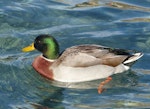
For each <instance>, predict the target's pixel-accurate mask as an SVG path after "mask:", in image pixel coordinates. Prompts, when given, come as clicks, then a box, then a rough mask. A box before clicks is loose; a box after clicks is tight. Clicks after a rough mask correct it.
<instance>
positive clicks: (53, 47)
mask: <svg viewBox="0 0 150 109" xmlns="http://www.w3.org/2000/svg"><path fill="white" fill-rule="evenodd" d="M43 56H44V57H46V58H48V59H57V58H58V56H59V45H58V43H57V42H55V41H50V42H49V44H48V46H47V50H46V52H45V53H43Z"/></svg>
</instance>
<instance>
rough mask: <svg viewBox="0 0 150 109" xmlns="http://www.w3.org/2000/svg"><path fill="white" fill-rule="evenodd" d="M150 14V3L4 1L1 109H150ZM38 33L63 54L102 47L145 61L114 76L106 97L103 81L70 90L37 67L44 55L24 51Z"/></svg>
mask: <svg viewBox="0 0 150 109" xmlns="http://www.w3.org/2000/svg"><path fill="white" fill-rule="evenodd" d="M149 15H150V1H149V0H89V1H86V0H1V1H0V52H1V53H0V69H1V71H0V75H1V76H0V109H101V108H103V109H112V108H122V109H124V108H126V109H127V108H132V109H138V108H139V109H141V108H150V64H149V62H150V17H149ZM39 34H51V35H53V36H54V37H55V38H56V39H57V40H58V42H59V45H60V50H61V51H63V50H64V49H65V48H67V47H70V46H73V45H79V44H101V45H105V46H111V47H116V48H123V49H132V50H137V51H141V52H143V53H144V56H143V57H142V58H141V59H140V60H139V61H138V62H136V63H135V64H134V65H133V67H132V69H131V70H129V71H127V72H124V73H122V74H118V75H114V76H112V77H113V80H112V82H111V83H109V84H108V85H106V91H104V92H103V93H102V94H98V93H97V86H98V84H99V83H100V81H101V80H97V81H92V82H86V83H76V84H69V85H70V87H71V88H66V87H65V85H66V84H65V85H64V84H63V83H55V82H53V81H50V80H47V79H45V78H43V77H41V76H40V75H39V74H38V73H37V72H36V71H35V70H34V69H33V68H32V66H31V63H32V61H33V59H34V58H35V57H36V56H37V55H39V54H40V53H39V52H37V51H35V52H31V53H23V52H22V51H21V49H22V48H23V47H25V46H27V45H29V44H30V43H32V42H33V40H34V39H35V37H36V36H37V35H39ZM60 86H64V87H60Z"/></svg>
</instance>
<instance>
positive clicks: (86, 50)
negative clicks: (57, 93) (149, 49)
mask: <svg viewBox="0 0 150 109" xmlns="http://www.w3.org/2000/svg"><path fill="white" fill-rule="evenodd" d="M34 49H37V50H38V51H40V52H42V55H39V56H37V57H36V58H35V59H34V61H33V63H32V66H33V68H34V69H35V70H36V71H37V72H38V73H39V74H41V75H42V76H44V77H46V78H48V79H51V80H55V81H59V82H67V83H68V82H85V81H92V80H97V79H102V78H106V80H105V81H103V82H101V84H100V85H99V87H98V92H99V93H101V92H102V91H103V86H104V85H105V84H106V83H108V82H109V81H110V80H111V79H112V78H111V75H113V74H117V73H122V72H124V71H127V70H129V68H130V66H131V65H132V64H133V63H134V62H135V61H136V60H138V59H139V58H141V57H142V56H143V53H140V52H136V53H134V52H133V51H131V50H124V49H118V48H111V47H106V46H101V45H95V44H91V45H90V44H84V45H77V46H72V47H70V48H67V49H66V50H64V51H63V52H62V53H59V45H58V42H57V41H56V39H55V38H54V37H52V36H51V35H45V34H42V35H39V36H37V37H36V39H35V41H34V43H32V44H31V45H30V46H27V47H25V48H23V49H22V51H24V52H29V51H32V50H34Z"/></svg>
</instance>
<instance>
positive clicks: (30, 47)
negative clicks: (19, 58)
mask: <svg viewBox="0 0 150 109" xmlns="http://www.w3.org/2000/svg"><path fill="white" fill-rule="evenodd" d="M33 50H35V48H34V43H32V44H31V45H29V46H27V47H25V48H23V49H22V51H23V52H30V51H33Z"/></svg>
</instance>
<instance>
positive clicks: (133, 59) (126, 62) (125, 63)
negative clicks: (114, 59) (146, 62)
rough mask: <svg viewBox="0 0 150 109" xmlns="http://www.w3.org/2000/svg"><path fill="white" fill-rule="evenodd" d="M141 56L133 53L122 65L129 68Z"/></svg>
mask: <svg viewBox="0 0 150 109" xmlns="http://www.w3.org/2000/svg"><path fill="white" fill-rule="evenodd" d="M142 56H143V53H135V54H132V55H131V56H129V57H128V58H127V59H126V60H125V61H124V62H123V64H124V65H127V66H131V65H132V64H133V63H134V62H135V61H137V60H138V59H139V58H141V57H142Z"/></svg>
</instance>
